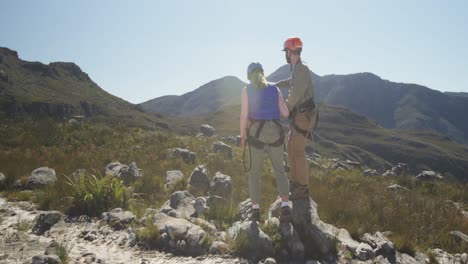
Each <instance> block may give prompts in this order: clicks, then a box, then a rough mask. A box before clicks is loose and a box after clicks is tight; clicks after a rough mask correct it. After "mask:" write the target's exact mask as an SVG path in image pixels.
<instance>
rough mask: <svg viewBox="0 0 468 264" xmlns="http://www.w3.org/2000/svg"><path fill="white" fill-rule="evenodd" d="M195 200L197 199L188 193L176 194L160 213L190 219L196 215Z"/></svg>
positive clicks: (180, 192) (178, 192)
mask: <svg viewBox="0 0 468 264" xmlns="http://www.w3.org/2000/svg"><path fill="white" fill-rule="evenodd" d="M194 200H195V197H194V196H193V195H192V194H190V193H189V192H188V191H177V192H174V193H173V194H171V196H170V197H169V200H168V201H167V202H166V203H164V205H163V206H162V207H161V210H160V212H162V213H165V214H167V215H169V216H173V217H178V218H186V219H188V218H190V217H191V216H192V215H193V214H194V213H195V208H194V207H193V203H194Z"/></svg>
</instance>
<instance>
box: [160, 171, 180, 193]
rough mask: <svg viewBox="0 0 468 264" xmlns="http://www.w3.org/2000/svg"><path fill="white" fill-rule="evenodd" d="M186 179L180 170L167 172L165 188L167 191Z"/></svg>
mask: <svg viewBox="0 0 468 264" xmlns="http://www.w3.org/2000/svg"><path fill="white" fill-rule="evenodd" d="M183 178H184V174H183V173H182V172H181V171H180V170H170V171H166V184H165V185H164V187H165V188H166V190H167V189H170V188H172V187H173V186H174V185H175V184H176V183H178V182H180V181H181V180H182V179H183Z"/></svg>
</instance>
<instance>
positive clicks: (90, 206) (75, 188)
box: [67, 174, 127, 216]
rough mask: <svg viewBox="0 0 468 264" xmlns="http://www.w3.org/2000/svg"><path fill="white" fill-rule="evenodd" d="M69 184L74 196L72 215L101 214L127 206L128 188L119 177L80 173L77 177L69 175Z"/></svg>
mask: <svg viewBox="0 0 468 264" xmlns="http://www.w3.org/2000/svg"><path fill="white" fill-rule="evenodd" d="M67 184H68V185H69V186H70V188H69V189H70V194H71V196H72V197H73V204H72V207H71V208H70V209H69V213H70V214H72V215H81V214H86V215H89V216H99V215H100V214H101V213H102V212H104V211H108V210H110V209H113V208H116V207H120V208H127V193H126V189H125V186H124V185H123V184H122V181H121V180H120V179H118V178H115V177H112V176H110V175H107V176H104V177H99V178H98V177H96V176H94V175H84V174H80V175H79V177H77V178H76V179H73V178H70V177H67Z"/></svg>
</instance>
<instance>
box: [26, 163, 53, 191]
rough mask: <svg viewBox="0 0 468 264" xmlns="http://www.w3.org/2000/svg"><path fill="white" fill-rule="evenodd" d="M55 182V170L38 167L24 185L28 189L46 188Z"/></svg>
mask: <svg viewBox="0 0 468 264" xmlns="http://www.w3.org/2000/svg"><path fill="white" fill-rule="evenodd" d="M56 181H57V176H56V175H55V170H53V169H50V168H47V167H40V168H37V169H35V170H33V171H32V173H31V176H29V178H28V180H27V182H26V185H27V186H28V187H29V188H33V187H37V186H46V185H50V184H53V183H55V182H56Z"/></svg>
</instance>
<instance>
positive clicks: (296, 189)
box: [289, 182, 309, 200]
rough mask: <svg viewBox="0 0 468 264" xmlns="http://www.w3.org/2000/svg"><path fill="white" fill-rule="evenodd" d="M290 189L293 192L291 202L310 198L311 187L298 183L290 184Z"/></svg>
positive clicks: (290, 197)
mask: <svg viewBox="0 0 468 264" xmlns="http://www.w3.org/2000/svg"><path fill="white" fill-rule="evenodd" d="M289 188H290V190H291V195H290V196H289V199H290V200H302V199H308V198H309V186H307V185H304V184H300V183H297V182H290V183H289Z"/></svg>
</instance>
